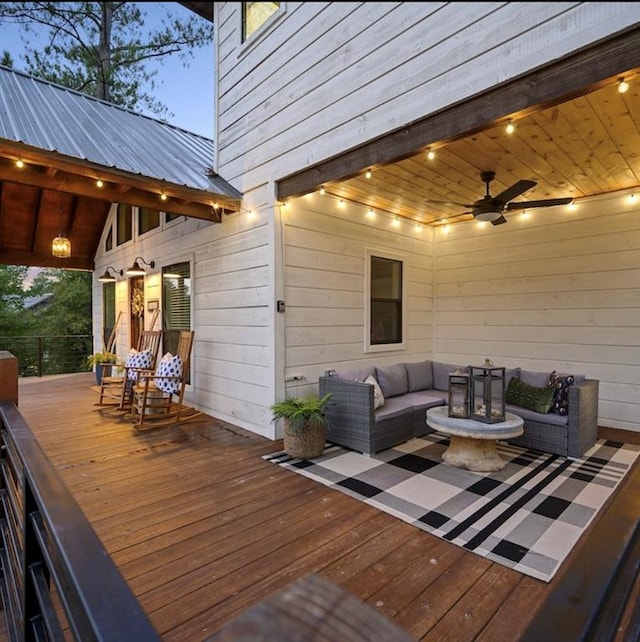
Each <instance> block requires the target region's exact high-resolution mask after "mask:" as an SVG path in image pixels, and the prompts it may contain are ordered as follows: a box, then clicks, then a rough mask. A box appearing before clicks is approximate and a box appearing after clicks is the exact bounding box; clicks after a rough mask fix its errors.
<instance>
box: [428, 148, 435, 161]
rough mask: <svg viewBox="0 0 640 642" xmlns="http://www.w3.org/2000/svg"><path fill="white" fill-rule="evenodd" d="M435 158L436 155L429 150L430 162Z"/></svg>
mask: <svg viewBox="0 0 640 642" xmlns="http://www.w3.org/2000/svg"><path fill="white" fill-rule="evenodd" d="M435 157H436V153H435V152H434V151H433V150H432V149H429V150H427V158H428V159H429V160H433V159H434V158H435Z"/></svg>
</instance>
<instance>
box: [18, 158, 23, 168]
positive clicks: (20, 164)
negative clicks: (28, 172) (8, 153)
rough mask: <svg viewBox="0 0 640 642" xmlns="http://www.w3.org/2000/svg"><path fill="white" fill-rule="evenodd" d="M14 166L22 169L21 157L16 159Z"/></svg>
mask: <svg viewBox="0 0 640 642" xmlns="http://www.w3.org/2000/svg"><path fill="white" fill-rule="evenodd" d="M16 167H17V168H18V169H22V168H23V167H24V161H23V160H22V159H21V158H19V159H18V160H17V161H16Z"/></svg>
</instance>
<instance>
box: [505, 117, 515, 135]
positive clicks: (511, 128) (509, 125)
mask: <svg viewBox="0 0 640 642" xmlns="http://www.w3.org/2000/svg"><path fill="white" fill-rule="evenodd" d="M505 131H506V132H507V134H513V132H514V131H516V126H515V125H514V124H513V121H512V120H510V121H509V122H508V123H507V126H506V127H505Z"/></svg>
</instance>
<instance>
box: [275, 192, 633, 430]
mask: <svg viewBox="0 0 640 642" xmlns="http://www.w3.org/2000/svg"><path fill="white" fill-rule="evenodd" d="M636 203H637V204H632V203H631V201H630V199H629V197H628V195H619V196H613V197H607V198H599V199H594V200H592V201H590V202H583V203H581V204H580V205H578V206H577V207H576V208H575V209H570V208H567V207H557V208H551V209H546V210H542V209H540V210H535V211H533V212H531V213H530V215H529V216H528V217H527V218H525V216H526V215H525V216H523V215H521V214H519V213H511V215H510V216H509V222H508V224H506V225H502V226H497V227H494V226H492V225H491V224H485V225H481V224H478V223H475V222H468V223H462V224H457V225H452V226H450V228H449V232H447V233H445V232H444V231H443V230H442V228H441V229H439V230H438V231H437V232H436V231H435V230H434V229H432V228H427V229H425V230H423V232H422V233H420V235H419V236H418V235H416V234H415V231H414V230H413V228H412V227H411V226H409V225H407V224H406V223H404V224H403V226H402V231H401V232H397V231H394V230H393V229H392V228H391V227H390V224H389V219H388V218H386V217H381V216H378V218H377V219H376V221H375V222H373V223H372V222H370V221H369V220H368V219H367V218H366V212H365V210H364V208H361V207H358V206H355V205H352V204H349V205H348V206H347V208H346V209H345V210H338V209H337V208H336V200H335V199H334V198H332V197H328V196H321V195H320V194H314V195H312V196H309V197H306V198H302V199H295V200H294V201H292V202H291V203H290V204H289V205H288V206H287V208H286V211H285V213H284V214H283V220H284V224H285V258H284V263H285V291H286V302H287V311H286V359H285V360H286V373H285V374H286V376H287V377H288V378H289V381H288V382H287V388H288V391H289V392H290V393H292V394H293V393H296V394H300V393H304V392H305V391H307V390H310V389H317V388H316V384H317V379H318V376H319V375H321V374H323V372H324V371H325V370H327V369H331V368H334V369H338V370H340V369H355V368H360V367H364V366H365V365H369V364H377V363H379V364H385V363H386V364H392V363H397V362H400V361H417V360H419V359H424V358H434V359H437V360H440V361H445V362H447V363H459V364H462V365H466V364H481V363H483V362H484V359H485V358H487V357H489V358H491V359H492V360H493V361H494V363H495V364H496V365H504V366H506V367H514V366H521V367H522V368H524V369H528V370H536V371H542V372H551V371H552V370H557V371H558V372H564V373H572V374H584V375H586V376H588V377H592V378H595V379H598V380H599V381H600V399H599V417H598V422H599V425H601V426H609V427H612V428H621V429H625V430H634V431H640V199H636ZM432 236H433V240H430V239H431V237H432ZM366 247H378V248H386V249H387V250H388V251H390V252H394V253H402V254H406V257H407V260H406V269H407V274H408V277H409V278H408V287H407V295H408V302H409V306H408V317H409V318H408V341H407V349H406V350H392V351H389V352H383V353H367V352H365V351H364V349H363V333H364V249H365V248H366ZM432 284H433V287H432ZM294 376H302V379H301V380H295V381H293V380H291V379H292V378H293V377H294Z"/></svg>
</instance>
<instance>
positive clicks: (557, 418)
mask: <svg viewBox="0 0 640 642" xmlns="http://www.w3.org/2000/svg"><path fill="white" fill-rule="evenodd" d="M504 409H505V410H506V411H507V412H510V413H513V414H514V415H518V417H520V418H521V419H524V421H525V422H527V421H535V422H537V423H541V424H548V425H550V426H566V425H567V424H568V423H569V417H567V415H556V413H555V412H547V413H541V412H536V411H535V410H529V409H528V408H523V407H522V406H512V405H510V404H507V405H506V406H505V407H504ZM524 432H525V435H526V433H527V424H526V423H525V425H524Z"/></svg>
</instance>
